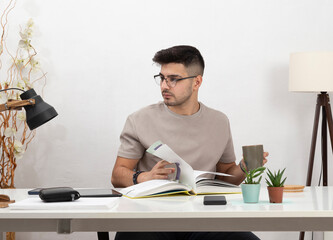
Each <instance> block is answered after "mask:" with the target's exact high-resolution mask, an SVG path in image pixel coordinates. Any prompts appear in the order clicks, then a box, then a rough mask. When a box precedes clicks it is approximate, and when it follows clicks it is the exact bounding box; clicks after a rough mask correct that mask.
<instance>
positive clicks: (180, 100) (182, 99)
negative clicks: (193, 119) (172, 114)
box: [162, 89, 192, 106]
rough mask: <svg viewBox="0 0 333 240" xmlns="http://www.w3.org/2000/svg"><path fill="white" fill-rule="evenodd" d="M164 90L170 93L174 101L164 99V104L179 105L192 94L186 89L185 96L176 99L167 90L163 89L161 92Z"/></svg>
mask: <svg viewBox="0 0 333 240" xmlns="http://www.w3.org/2000/svg"><path fill="white" fill-rule="evenodd" d="M164 92H165V93H168V94H170V95H171V96H172V97H173V98H174V99H175V100H174V101H170V100H168V99H164V104H165V105H167V106H180V105H182V104H184V103H185V102H186V101H188V100H189V99H190V98H191V96H192V94H191V93H192V91H191V89H188V92H187V94H186V95H185V96H183V97H182V98H181V99H178V100H177V99H176V97H175V95H174V94H172V93H170V92H169V91H163V92H162V94H163V93H164Z"/></svg>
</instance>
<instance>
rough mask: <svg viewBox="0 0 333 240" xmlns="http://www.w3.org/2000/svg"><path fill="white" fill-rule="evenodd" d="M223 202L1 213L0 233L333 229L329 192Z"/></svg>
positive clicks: (122, 202) (125, 203)
mask: <svg viewBox="0 0 333 240" xmlns="http://www.w3.org/2000/svg"><path fill="white" fill-rule="evenodd" d="M0 194H8V195H10V197H11V199H15V200H16V201H19V200H21V199H24V198H27V197H28V195H27V189H16V190H3V189H1V190H0ZM226 197H227V201H228V204H227V205H226V206H205V205H203V204H202V200H203V196H197V197H195V196H193V197H188V196H182V197H163V198H150V199H136V200H131V199H127V198H124V197H122V198H118V200H117V201H116V204H115V206H114V207H113V208H111V209H109V210H106V211H105V210H11V209H9V208H5V209H0V233H1V232H58V233H70V232H75V231H81V232H87V231H94V232H96V231H102V232H103V231H332V230H333V187H311V188H305V190H304V192H301V193H285V194H284V203H283V204H270V203H269V202H268V193H267V190H266V189H264V188H263V189H261V194H260V202H259V203H257V204H244V203H243V200H242V196H241V195H226ZM1 236H2V234H0V239H1Z"/></svg>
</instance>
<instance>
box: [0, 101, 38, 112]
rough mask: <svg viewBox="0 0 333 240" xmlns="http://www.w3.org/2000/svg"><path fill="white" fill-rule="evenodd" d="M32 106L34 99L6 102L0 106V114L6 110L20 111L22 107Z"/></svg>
mask: <svg viewBox="0 0 333 240" xmlns="http://www.w3.org/2000/svg"><path fill="white" fill-rule="evenodd" d="M34 104H35V99H27V100H8V102H6V103H4V104H0V112H3V111H6V110H20V109H21V108H22V107H24V106H28V105H34Z"/></svg>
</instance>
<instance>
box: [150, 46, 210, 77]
mask: <svg viewBox="0 0 333 240" xmlns="http://www.w3.org/2000/svg"><path fill="white" fill-rule="evenodd" d="M153 61H154V62H155V63H158V64H160V65H163V64H168V63H181V64H183V65H184V66H185V67H186V68H188V69H190V71H191V70H192V71H194V72H195V73H193V72H192V73H191V74H197V75H203V72H204V68H205V62H204V60H203V57H202V56H201V53H200V52H199V50H198V49H196V48H195V47H192V46H186V45H180V46H174V47H171V48H167V49H162V50H160V51H158V52H157V53H156V54H155V56H154V58H153Z"/></svg>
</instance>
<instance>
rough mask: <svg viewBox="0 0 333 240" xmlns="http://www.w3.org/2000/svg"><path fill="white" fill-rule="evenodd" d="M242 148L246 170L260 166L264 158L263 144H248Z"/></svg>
mask: <svg viewBox="0 0 333 240" xmlns="http://www.w3.org/2000/svg"><path fill="white" fill-rule="evenodd" d="M242 148H243V158H244V162H245V164H246V168H247V170H252V169H256V168H258V167H261V166H262V164H263V160H264V147H263V145H250V146H243V147H242Z"/></svg>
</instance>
